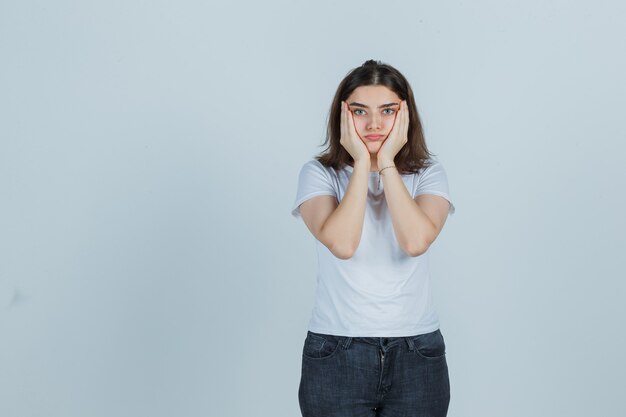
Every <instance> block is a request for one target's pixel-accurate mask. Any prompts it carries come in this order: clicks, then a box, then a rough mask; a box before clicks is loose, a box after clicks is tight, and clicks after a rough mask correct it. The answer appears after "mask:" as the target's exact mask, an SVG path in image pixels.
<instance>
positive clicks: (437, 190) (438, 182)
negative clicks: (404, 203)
mask: <svg viewBox="0 0 626 417" xmlns="http://www.w3.org/2000/svg"><path fill="white" fill-rule="evenodd" d="M431 162H432V163H431V164H430V165H429V166H427V167H425V168H424V169H423V170H422V171H421V172H420V173H419V175H418V178H417V181H416V184H415V185H414V189H413V198H415V197H417V196H418V195H420V194H433V195H438V196H441V197H443V198H445V199H446V200H448V202H449V203H450V209H449V211H448V213H449V214H454V212H455V211H456V208H455V207H454V204H453V203H452V200H451V199H450V192H449V190H448V176H447V175H446V171H445V169H444V168H443V165H442V164H441V162H439V161H437V160H431Z"/></svg>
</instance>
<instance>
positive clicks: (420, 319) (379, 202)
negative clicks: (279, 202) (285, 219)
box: [291, 159, 455, 337]
mask: <svg viewBox="0 0 626 417" xmlns="http://www.w3.org/2000/svg"><path fill="white" fill-rule="evenodd" d="M429 162H432V164H431V165H430V166H427V167H425V168H423V169H421V170H420V172H419V173H415V174H409V175H402V180H403V181H404V184H405V185H406V187H407V190H408V191H409V193H411V195H412V196H413V198H415V197H416V196H417V195H419V194H434V195H438V196H442V197H444V198H446V199H447V200H448V202H450V208H449V211H448V213H449V214H454V212H455V207H454V205H453V204H452V202H451V200H450V197H449V193H448V180H447V176H446V172H445V171H444V169H443V166H442V165H441V163H440V162H438V161H437V160H435V159H430V160H429ZM352 170H353V168H352V167H351V166H349V165H346V166H345V167H344V168H343V169H341V170H339V171H335V170H334V169H333V168H326V167H325V166H323V165H322V164H321V163H320V162H319V161H317V160H316V159H312V160H310V161H308V162H306V163H305V164H304V165H303V166H302V168H301V170H300V174H299V177H298V190H297V193H296V199H295V202H294V204H293V206H292V211H291V214H292V215H293V216H294V217H296V218H298V217H301V214H300V204H302V203H303V202H304V201H306V200H308V199H310V198H311V197H315V196H318V195H334V196H335V197H337V200H338V201H339V202H341V200H342V199H343V196H344V195H345V192H346V189H347V188H348V181H349V179H350V176H351V175H352ZM378 175H379V174H378V172H376V171H374V172H370V178H369V191H368V196H367V205H366V207H365V218H364V220H363V230H362V234H361V240H360V242H359V246H358V248H357V250H356V251H355V253H354V255H353V256H352V257H351V258H350V259H340V258H337V257H336V256H335V255H333V254H332V252H331V251H330V250H329V249H328V248H327V247H326V246H324V245H323V244H322V243H321V242H319V241H318V240H317V239H315V245H316V249H317V257H318V272H317V289H316V294H315V303H314V306H313V311H312V313H311V318H310V321H309V326H308V328H309V330H310V331H312V332H317V333H324V334H332V335H338V336H352V337H359V336H360V337H398V336H412V335H418V334H423V333H429V332H431V331H434V330H437V329H438V328H439V318H438V316H437V313H436V312H435V309H434V306H433V301H432V297H431V290H430V273H429V268H428V251H426V252H425V253H424V254H422V255H420V256H416V257H411V256H409V255H407V254H406V253H405V252H404V251H403V250H402V249H401V248H400V246H399V244H398V241H397V240H396V237H395V233H394V230H393V224H392V222H391V215H390V214H389V211H388V207H387V201H386V199H385V195H384V189H383V188H384V187H383V185H384V183H383V180H382V178H381V180H380V189H378Z"/></svg>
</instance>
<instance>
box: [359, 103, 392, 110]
mask: <svg viewBox="0 0 626 417" xmlns="http://www.w3.org/2000/svg"><path fill="white" fill-rule="evenodd" d="M350 105H351V106H354V107H364V108H366V109H369V107H367V106H366V105H365V104H361V103H357V102H352V103H350ZM397 105H398V103H387V104H383V105H382V106H378V108H379V109H382V108H383V107H393V106H397Z"/></svg>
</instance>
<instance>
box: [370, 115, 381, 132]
mask: <svg viewBox="0 0 626 417" xmlns="http://www.w3.org/2000/svg"><path fill="white" fill-rule="evenodd" d="M367 128H368V130H376V129H380V115H378V114H374V115H373V116H372V117H371V118H370V119H369V121H368V123H367Z"/></svg>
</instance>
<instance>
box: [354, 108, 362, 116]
mask: <svg viewBox="0 0 626 417" xmlns="http://www.w3.org/2000/svg"><path fill="white" fill-rule="evenodd" d="M358 111H362V112H364V110H362V109H356V110H355V111H354V114H356V115H357V116H360V114H358V113H357V112H358Z"/></svg>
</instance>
